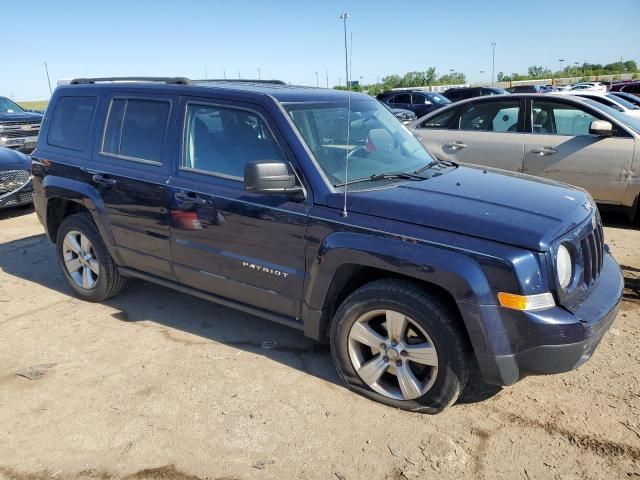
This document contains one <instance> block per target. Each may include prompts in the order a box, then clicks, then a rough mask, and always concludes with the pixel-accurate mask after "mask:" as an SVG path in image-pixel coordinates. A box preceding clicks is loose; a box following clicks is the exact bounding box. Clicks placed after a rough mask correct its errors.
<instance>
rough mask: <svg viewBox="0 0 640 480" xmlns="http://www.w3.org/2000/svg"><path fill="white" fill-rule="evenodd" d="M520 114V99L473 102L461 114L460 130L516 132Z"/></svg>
mask: <svg viewBox="0 0 640 480" xmlns="http://www.w3.org/2000/svg"><path fill="white" fill-rule="evenodd" d="M519 116H520V102H519V101H518V100H503V101H501V102H479V103H472V104H471V105H469V106H468V107H467V108H466V109H465V111H464V112H463V113H462V115H461V116H460V124H459V125H460V130H474V131H484V132H515V131H517V129H518V117H519Z"/></svg>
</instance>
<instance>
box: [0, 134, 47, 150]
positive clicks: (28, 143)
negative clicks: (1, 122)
mask: <svg viewBox="0 0 640 480" xmlns="http://www.w3.org/2000/svg"><path fill="white" fill-rule="evenodd" d="M37 142H38V136H37V135H35V136H29V137H19V138H11V137H7V138H5V137H2V132H0V147H5V148H11V149H13V150H18V151H20V152H24V153H31V152H32V151H33V150H34V149H35V148H36V143H37Z"/></svg>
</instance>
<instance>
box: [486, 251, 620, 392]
mask: <svg viewBox="0 0 640 480" xmlns="http://www.w3.org/2000/svg"><path fill="white" fill-rule="evenodd" d="M623 288H624V280H623V277H622V273H621V271H620V267H618V264H617V263H616V261H615V260H614V259H613V257H612V256H611V254H609V253H606V254H605V256H604V262H603V269H602V272H601V274H600V276H599V278H598V280H597V282H596V285H595V286H594V287H593V289H592V290H591V292H590V293H589V295H588V296H587V298H586V299H585V300H584V301H583V302H582V304H581V305H580V306H579V307H578V308H577V309H576V310H575V311H574V313H571V312H569V311H567V310H565V309H564V308H562V307H554V308H551V309H548V310H543V311H539V312H520V311H516V310H509V309H505V308H502V307H499V306H495V305H484V306H481V307H479V312H478V313H480V315H481V316H482V317H483V320H484V324H485V335H486V346H487V351H486V352H478V351H476V357H477V359H478V363H479V366H480V370H481V372H482V375H483V377H484V379H485V381H487V382H488V383H493V384H496V385H512V384H514V383H516V382H517V381H518V380H520V379H522V378H524V377H526V376H528V375H544V374H551V373H560V372H566V371H569V370H573V369H575V368H578V367H579V366H580V365H582V364H583V363H584V362H586V361H587V360H588V359H589V358H590V357H591V355H592V354H593V352H594V351H595V349H596V347H597V346H598V344H599V343H600V340H602V337H603V336H604V334H605V333H606V332H607V330H609V327H610V326H611V324H612V323H613V321H614V319H615V318H616V315H617V313H618V309H619V307H620V302H621V300H622V291H623Z"/></svg>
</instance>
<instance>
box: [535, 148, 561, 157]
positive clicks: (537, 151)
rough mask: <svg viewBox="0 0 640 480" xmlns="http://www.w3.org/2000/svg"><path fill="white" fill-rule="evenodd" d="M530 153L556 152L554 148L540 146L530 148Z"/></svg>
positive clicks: (546, 153)
mask: <svg viewBox="0 0 640 480" xmlns="http://www.w3.org/2000/svg"><path fill="white" fill-rule="evenodd" d="M531 153H535V154H536V155H540V156H541V157H542V156H545V155H553V154H554V153H558V151H557V150H556V149H555V148H551V147H542V148H532V149H531Z"/></svg>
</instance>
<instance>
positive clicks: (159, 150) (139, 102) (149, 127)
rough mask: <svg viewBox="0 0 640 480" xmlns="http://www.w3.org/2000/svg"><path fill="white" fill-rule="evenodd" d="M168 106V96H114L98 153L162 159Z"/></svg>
mask: <svg viewBox="0 0 640 480" xmlns="http://www.w3.org/2000/svg"><path fill="white" fill-rule="evenodd" d="M170 108H171V103H170V102H169V101H168V100H146V99H145V100H143V99H133V98H129V99H127V98H115V99H113V100H112V101H111V105H110V107H109V114H108V118H107V125H106V127H105V131H104V138H103V141H102V149H101V153H102V154H103V155H105V154H106V155H111V156H116V157H120V158H124V159H131V160H143V161H147V162H154V163H162V155H163V148H164V139H165V135H166V131H167V123H168V121H169V110H170Z"/></svg>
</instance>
